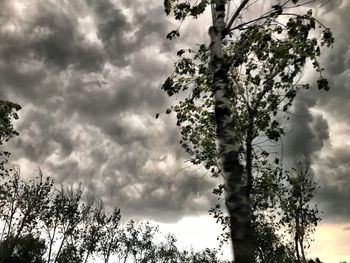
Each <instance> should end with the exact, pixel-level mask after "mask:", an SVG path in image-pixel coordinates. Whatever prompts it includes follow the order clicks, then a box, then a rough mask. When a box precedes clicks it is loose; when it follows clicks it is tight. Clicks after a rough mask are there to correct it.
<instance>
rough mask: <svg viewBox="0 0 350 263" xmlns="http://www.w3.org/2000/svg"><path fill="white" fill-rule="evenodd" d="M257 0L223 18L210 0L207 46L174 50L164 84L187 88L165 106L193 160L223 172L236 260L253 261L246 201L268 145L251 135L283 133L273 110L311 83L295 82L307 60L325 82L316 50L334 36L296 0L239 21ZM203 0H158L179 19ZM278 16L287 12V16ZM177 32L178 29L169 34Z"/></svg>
mask: <svg viewBox="0 0 350 263" xmlns="http://www.w3.org/2000/svg"><path fill="white" fill-rule="evenodd" d="M250 2H251V3H250ZM256 2H258V1H249V0H243V1H241V3H240V4H239V5H238V7H237V9H236V10H235V12H233V15H232V16H231V17H230V18H229V19H227V21H225V5H226V1H224V0H216V1H212V2H211V7H212V15H213V26H212V27H210V29H209V34H210V37H211V44H210V46H209V48H207V47H205V46H204V45H201V46H200V48H199V49H198V50H197V51H193V50H192V49H189V50H188V52H187V54H188V55H189V56H187V57H186V56H185V57H184V56H183V55H184V54H185V53H186V52H185V50H180V51H178V53H177V54H178V55H179V56H182V57H183V58H182V59H180V60H179V61H178V62H177V63H176V65H175V71H174V73H173V74H172V76H170V77H169V78H167V80H166V81H165V83H164V84H163V86H162V88H163V89H164V90H165V91H166V92H167V93H168V95H169V96H173V95H174V94H176V93H180V92H182V93H184V94H186V95H187V96H185V99H180V101H179V103H178V104H176V105H175V106H172V107H171V108H169V109H168V110H167V113H170V112H171V111H174V112H175V113H176V115H177V125H178V126H180V127H181V134H182V140H181V142H180V143H181V145H182V146H183V147H184V148H185V149H186V150H187V151H188V152H189V153H190V154H192V155H193V159H192V162H193V163H194V164H199V163H203V164H204V166H205V167H206V168H207V169H208V170H209V171H211V172H212V174H213V175H214V176H218V175H222V176H223V179H224V191H225V204H226V207H227V210H228V214H229V219H230V220H229V222H230V232H231V233H230V235H231V241H232V244H233V251H234V258H235V261H236V262H238V263H245V262H254V261H255V259H254V252H255V249H256V240H255V238H254V229H252V225H251V221H252V220H251V217H252V215H251V209H250V208H251V192H252V187H253V184H254V183H253V176H254V169H253V167H254V163H253V162H254V159H256V158H258V157H257V156H258V154H265V153H266V152H265V151H261V152H258V151H254V150H253V142H254V140H256V139H257V138H258V137H260V136H262V135H264V136H266V138H267V139H268V140H271V141H278V139H279V138H280V136H281V135H283V134H284V132H283V128H282V126H281V123H280V122H279V121H278V118H279V117H280V116H278V114H277V113H278V112H279V111H280V110H281V111H287V110H288V108H289V107H290V106H291V105H292V103H293V100H294V98H295V96H296V94H297V92H298V91H299V90H300V89H303V88H304V89H307V88H309V85H308V84H303V85H301V84H298V82H299V79H298V78H299V77H300V72H301V71H302V70H303V68H304V65H305V63H306V62H307V61H310V62H311V63H312V65H313V67H314V69H315V70H316V72H318V73H319V74H320V79H319V80H318V81H317V84H318V87H319V89H325V90H328V83H327V80H326V79H324V78H323V76H322V70H323V69H322V68H321V67H320V65H319V63H318V60H317V58H318V56H320V54H321V52H320V50H321V46H323V45H327V46H328V47H329V46H331V44H332V42H333V37H332V34H331V32H330V30H329V29H328V28H325V27H324V26H323V25H322V24H321V23H319V21H318V20H317V19H315V18H314V17H313V16H312V11H311V10H310V11H308V12H307V13H306V14H296V13H293V12H292V10H293V8H295V7H299V6H301V5H302V4H298V1H297V0H293V1H285V2H281V1H276V4H275V5H272V7H271V9H270V10H269V11H267V12H266V13H265V14H263V15H262V16H260V17H258V18H255V19H252V20H249V21H244V20H243V17H242V11H243V10H244V9H247V8H248V7H250V6H251V5H253V4H254V3H256ZM209 4H210V3H209V1H205V0H203V1H200V3H197V2H196V3H194V4H191V2H190V1H183V2H182V1H175V0H165V1H164V6H165V12H166V13H167V14H170V13H171V12H172V13H173V14H174V16H175V18H176V19H177V20H181V21H182V20H184V19H185V18H186V17H187V16H192V17H195V18H196V17H197V16H198V15H200V14H201V13H203V12H204V10H205V8H206V7H207V6H208V5H209ZM281 17H287V18H289V19H288V22H287V23H284V20H283V19H281ZM316 25H318V26H320V27H321V28H323V32H322V38H316V37H313V36H312V34H310V32H311V31H313V30H317V29H318V27H316ZM179 35H180V34H179V29H176V30H173V31H172V32H170V33H169V34H168V36H167V37H168V38H169V39H172V38H173V37H177V36H179ZM182 97H183V95H182ZM213 108H214V111H213V110H212V109H213ZM213 139H214V140H213ZM216 140H217V141H218V149H216V147H215V141H216ZM220 160H221V162H220Z"/></svg>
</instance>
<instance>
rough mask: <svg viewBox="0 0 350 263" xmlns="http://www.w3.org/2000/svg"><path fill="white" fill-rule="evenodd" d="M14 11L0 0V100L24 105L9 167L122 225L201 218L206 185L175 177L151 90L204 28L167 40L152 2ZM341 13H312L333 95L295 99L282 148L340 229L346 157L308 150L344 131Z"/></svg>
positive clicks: (170, 139)
mask: <svg viewBox="0 0 350 263" xmlns="http://www.w3.org/2000/svg"><path fill="white" fill-rule="evenodd" d="M19 2H20V1H19ZM20 4H22V5H24V6H25V7H24V8H22V9H21V10H22V11H20V10H17V9H16V8H18V7H15V5H14V1H9V0H7V1H5V0H2V1H1V6H2V9H1V10H0V18H1V22H0V38H1V44H0V71H1V74H0V86H1V89H0V95H1V97H5V98H8V99H11V100H13V101H15V102H18V103H19V104H21V105H22V107H23V110H22V112H21V114H20V121H19V122H18V125H17V127H18V130H19V131H20V132H21V135H20V136H19V137H18V138H17V139H16V140H15V141H14V142H13V146H12V149H11V151H12V152H13V156H14V158H15V159H17V160H18V161H21V160H23V159H26V160H29V161H31V162H32V163H33V164H35V165H37V166H40V167H41V169H42V170H43V172H44V174H46V175H49V176H51V177H52V178H53V179H55V180H56V182H57V183H65V184H75V183H77V182H78V181H82V182H83V184H84V185H85V188H86V192H87V193H89V194H95V195H98V196H101V198H102V199H103V200H105V201H106V202H107V203H108V204H109V205H113V206H115V205H116V206H119V207H121V208H122V209H123V211H124V214H126V215H129V216H135V217H148V218H154V219H158V220H164V221H174V220H178V219H180V218H181V217H182V216H184V215H186V214H192V213H202V212H206V211H207V210H208V208H209V205H210V202H211V201H212V198H213V196H211V195H210V192H211V191H210V189H211V188H212V187H213V184H214V183H213V181H212V180H211V179H209V178H206V177H204V178H201V179H198V177H199V176H200V175H201V174H200V172H198V171H194V172H189V171H186V170H185V171H183V170H181V172H179V173H177V172H178V171H179V170H180V169H181V168H182V166H183V165H184V163H183V162H184V160H185V159H186V158H188V156H187V155H185V154H184V152H183V151H182V150H181V149H180V146H179V144H178V142H179V134H178V130H177V129H176V126H175V122H174V120H173V119H172V118H171V117H169V118H161V119H158V120H155V119H154V116H155V114H156V113H157V112H160V111H162V110H164V109H165V108H166V105H167V104H168V103H169V101H168V99H167V98H166V96H165V95H164V94H163V93H162V92H161V91H160V89H159V87H160V85H161V83H162V81H163V80H164V79H165V76H166V75H167V74H168V73H169V72H170V71H171V67H172V63H173V61H174V54H175V50H176V48H177V46H180V45H181V46H182V47H184V46H186V45H187V44H189V43H191V44H192V43H201V42H202V41H203V38H204V37H203V36H206V34H207V33H206V30H205V32H204V33H203V32H202V33H200V32H198V33H200V34H201V36H199V37H198V36H197V35H196V34H193V31H186V28H190V27H189V26H188V25H187V24H186V23H185V24H184V25H183V27H182V30H183V34H182V36H183V38H182V39H181V40H177V41H168V40H166V39H165V35H166V33H167V32H168V30H170V29H173V28H175V27H176V26H177V25H176V24H173V23H172V22H171V21H170V20H168V18H166V17H165V15H164V13H163V12H164V9H163V7H162V5H161V3H160V2H159V1H157V0H154V1H141V0H138V1H127V0H122V1H119V2H118V5H116V4H114V3H113V1H109V0H79V1H78V0H77V1H66V2H60V3H58V2H57V3H56V2H47V1H43V0H32V1H27V2H26V1H25V2H21V3H20ZM349 6H350V5H349V3H347V2H346V1H330V3H329V5H326V6H324V7H323V9H322V10H320V11H319V13H320V14H322V15H323V17H322V18H324V19H325V23H328V24H329V25H330V26H331V27H332V29H333V30H334V32H335V37H336V39H337V40H336V44H335V45H334V49H333V50H332V51H329V53H328V55H327V56H326V59H325V60H324V64H325V68H326V70H327V72H328V73H327V74H328V77H329V80H330V83H331V86H332V89H331V91H329V92H328V93H323V92H308V93H305V94H300V96H299V97H298V98H297V100H296V104H295V106H294V110H293V115H292V116H291V120H290V122H289V123H287V124H286V131H287V132H288V134H287V136H286V138H284V141H283V144H284V146H283V147H284V155H285V156H286V158H294V157H295V156H296V157H298V156H302V155H311V156H313V158H314V160H315V163H314V168H315V174H316V176H320V178H322V183H323V190H322V191H321V193H320V202H322V204H323V205H324V207H325V209H327V211H329V213H328V214H327V215H331V214H337V215H339V217H341V218H342V219H344V220H345V218H348V216H349V211H347V210H346V208H344V207H343V210H341V208H340V207H341V206H338V205H335V204H337V202H341V204H344V205H345V201H344V200H347V199H346V198H348V197H349V196H348V193H349V192H350V191H349V190H350V189H347V188H346V186H345V183H347V181H348V178H349V176H347V173H348V171H347V168H346V167H350V165H349V164H350V163H349V162H350V160H348V158H346V156H347V154H348V151H347V150H346V147H345V146H344V147H340V148H339V147H338V148H334V147H332V146H329V147H328V150H327V151H328V152H327V153H328V154H329V155H325V156H326V157H324V156H322V157H319V153H320V152H321V151H323V150H324V149H325V145H326V144H327V143H329V139H330V136H331V135H332V134H331V127H330V124H329V122H328V119H327V118H332V120H337V121H339V122H342V123H347V124H348V119H347V118H348V112H349V110H350V106H349V105H350V104H349V103H347V99H348V97H349V95H350V94H349V86H348V84H347V83H349V72H348V67H349V63H350V62H349V61H350V60H349V55H350V53H349V43H350V39H349V34H347V28H348V26H350V19H349V17H348V13H349ZM198 21H200V20H198ZM198 23H199V24H198V25H197V27H196V26H194V27H191V28H190V29H191V30H196V33H197V31H198V29H200V31H201V30H202V29H203V26H204V25H205V23H203V21H200V22H198ZM182 42H183V43H182ZM312 108H318V109H319V110H320V111H318V112H317V114H315V113H314V112H313V111H312ZM334 158H336V159H337V160H333V159H334ZM25 168H26V167H23V168H22V170H23V169H25ZM27 168H28V167H27ZM325 178H326V179H325ZM342 183H343V184H344V186H342V187H339V186H338V185H341V184H342ZM208 193H209V194H208ZM336 207H338V208H336ZM332 209H333V210H332ZM337 209H338V210H337ZM328 218H331V217H330V216H328Z"/></svg>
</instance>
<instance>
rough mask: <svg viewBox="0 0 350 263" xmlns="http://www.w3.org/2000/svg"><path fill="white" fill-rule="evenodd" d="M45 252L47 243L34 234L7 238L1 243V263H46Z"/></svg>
mask: <svg viewBox="0 0 350 263" xmlns="http://www.w3.org/2000/svg"><path fill="white" fill-rule="evenodd" d="M45 250H46V247H45V241H44V240H43V239H40V238H39V237H35V236H33V235H32V234H28V235H24V236H21V237H20V238H14V237H12V236H7V237H6V239H5V240H3V241H2V242H1V243H0V263H44V262H45V260H44V253H45Z"/></svg>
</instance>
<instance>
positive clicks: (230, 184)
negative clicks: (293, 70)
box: [209, 0, 255, 263]
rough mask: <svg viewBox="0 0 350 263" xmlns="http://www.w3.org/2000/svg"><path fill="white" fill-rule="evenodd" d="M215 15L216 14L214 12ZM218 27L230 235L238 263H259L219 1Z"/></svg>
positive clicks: (217, 90) (219, 121)
mask: <svg viewBox="0 0 350 263" xmlns="http://www.w3.org/2000/svg"><path fill="white" fill-rule="evenodd" d="M213 11H214V10H213ZM213 20H214V25H213V27H211V28H210V29H209V34H210V37H211V45H210V48H211V61H210V64H211V68H212V69H213V72H214V74H213V83H212V88H213V92H214V101H215V119H216V125H217V135H218V142H219V152H220V155H221V160H222V164H223V177H224V184H225V203H226V207H227V210H228V213H229V216H230V231H231V241H232V248H233V255H234V259H235V261H234V262H235V263H253V262H255V258H254V252H255V245H254V244H255V242H254V238H253V237H254V236H253V231H252V229H251V222H250V204H249V195H248V191H247V189H246V187H245V186H244V184H243V176H244V167H243V166H242V165H241V164H240V162H239V150H240V148H241V143H240V141H239V139H238V138H237V135H236V134H235V129H234V127H235V125H236V124H235V120H234V119H233V118H232V116H231V109H230V101H229V98H230V96H232V92H230V89H229V82H228V71H229V67H230V65H229V63H228V62H227V61H225V57H224V53H223V48H222V40H223V37H224V34H225V32H224V31H225V27H226V24H225V0H215V11H214V14H213Z"/></svg>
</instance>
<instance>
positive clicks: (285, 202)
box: [281, 159, 321, 263]
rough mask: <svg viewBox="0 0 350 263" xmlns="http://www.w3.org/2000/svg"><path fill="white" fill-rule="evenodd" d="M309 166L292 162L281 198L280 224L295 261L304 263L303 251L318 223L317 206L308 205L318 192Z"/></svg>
mask: <svg viewBox="0 0 350 263" xmlns="http://www.w3.org/2000/svg"><path fill="white" fill-rule="evenodd" d="M310 165H311V164H310V160H309V159H305V160H304V162H295V166H294V168H293V169H292V172H291V173H290V174H289V173H288V176H285V180H286V184H285V186H284V188H283V195H282V197H281V208H282V219H281V223H282V224H283V225H284V226H286V227H287V228H288V231H289V233H290V234H291V235H292V237H293V239H294V248H295V251H296V255H297V258H298V261H299V262H303V263H306V256H305V249H306V248H308V247H309V246H310V245H309V241H310V237H311V234H312V233H313V232H314V231H315V227H316V226H317V224H318V222H319V221H320V220H321V218H320V217H319V211H318V208H317V206H316V205H314V206H311V204H310V202H312V199H313V198H314V196H315V193H316V190H317V183H316V182H314V180H313V174H312V171H311V168H310Z"/></svg>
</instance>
